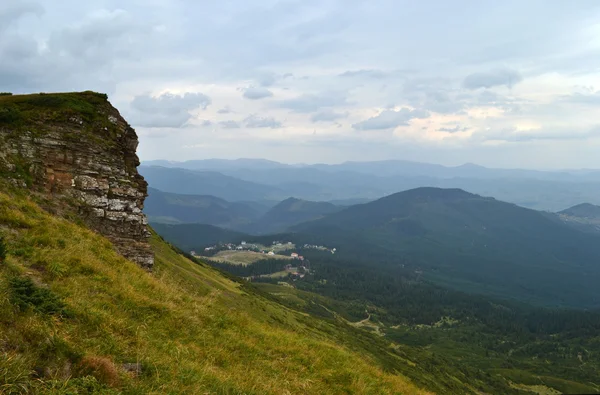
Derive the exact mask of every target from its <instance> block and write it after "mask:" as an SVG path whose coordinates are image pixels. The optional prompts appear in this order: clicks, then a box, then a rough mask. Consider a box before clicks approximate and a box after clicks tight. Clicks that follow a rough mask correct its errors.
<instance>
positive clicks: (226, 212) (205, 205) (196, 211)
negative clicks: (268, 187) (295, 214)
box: [144, 188, 268, 229]
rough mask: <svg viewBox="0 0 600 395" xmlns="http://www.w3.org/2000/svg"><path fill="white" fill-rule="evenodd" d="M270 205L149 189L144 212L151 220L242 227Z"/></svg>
mask: <svg viewBox="0 0 600 395" xmlns="http://www.w3.org/2000/svg"><path fill="white" fill-rule="evenodd" d="M267 210H268V207H267V206H262V207H261V206H260V205H258V204H252V203H243V202H233V203H232V202H228V201H226V200H224V199H220V198H217V197H215V196H207V195H182V194H175V193H168V192H162V191H160V190H158V189H155V188H149V189H148V198H147V199H146V202H145V204H144V212H145V213H146V215H148V218H149V220H150V221H151V222H160V223H171V224H178V223H194V222H196V223H203V224H210V225H216V226H220V227H223V228H232V229H236V228H240V227H243V226H245V225H248V224H250V223H252V222H253V221H255V220H257V219H258V218H260V216H261V215H262V214H264V213H265V212H266V211H267Z"/></svg>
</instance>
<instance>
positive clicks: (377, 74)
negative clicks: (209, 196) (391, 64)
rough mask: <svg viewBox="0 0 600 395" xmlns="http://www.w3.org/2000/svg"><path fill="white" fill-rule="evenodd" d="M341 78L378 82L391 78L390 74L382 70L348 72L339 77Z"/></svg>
mask: <svg viewBox="0 0 600 395" xmlns="http://www.w3.org/2000/svg"><path fill="white" fill-rule="evenodd" d="M339 76H340V77H367V78H373V79H377V80H381V79H384V78H386V77H388V76H389V74H388V73H386V72H385V71H381V70H373V69H361V70H348V71H346V72H344V73H342V74H340V75H339Z"/></svg>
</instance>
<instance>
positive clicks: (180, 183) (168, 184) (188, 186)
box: [139, 166, 285, 202]
mask: <svg viewBox="0 0 600 395" xmlns="http://www.w3.org/2000/svg"><path fill="white" fill-rule="evenodd" d="M139 171H140V173H141V174H142V175H143V176H144V178H145V179H146V180H147V181H148V183H149V184H150V186H151V187H153V188H155V189H159V190H161V191H165V192H171V193H178V194H185V195H211V196H216V197H218V198H221V199H225V200H228V201H232V202H235V201H243V200H269V199H277V197H280V196H282V195H284V194H285V193H284V192H283V191H281V190H279V189H278V188H275V187H272V186H268V185H261V184H257V183H253V182H249V181H244V180H240V179H237V178H234V177H230V176H225V175H223V174H221V173H217V172H213V171H192V170H185V169H178V168H166V167H157V166H141V167H140V169H139Z"/></svg>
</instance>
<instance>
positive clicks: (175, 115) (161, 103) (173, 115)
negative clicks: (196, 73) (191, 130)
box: [131, 92, 211, 128]
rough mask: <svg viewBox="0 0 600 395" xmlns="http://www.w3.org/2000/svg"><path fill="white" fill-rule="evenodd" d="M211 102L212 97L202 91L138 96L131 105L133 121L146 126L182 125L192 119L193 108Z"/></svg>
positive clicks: (205, 105) (201, 106) (175, 126)
mask: <svg viewBox="0 0 600 395" xmlns="http://www.w3.org/2000/svg"><path fill="white" fill-rule="evenodd" d="M210 103H211V99H210V97H208V96H206V95H204V94H202V93H189V92H188V93H185V94H183V95H174V94H172V93H165V94H162V95H160V96H158V97H153V96H150V95H148V94H146V95H140V96H136V97H135V98H134V99H133V100H132V102H131V107H132V108H133V109H134V110H135V113H134V114H133V120H132V123H133V124H134V125H136V126H145V127H172V128H178V127H182V126H184V125H185V124H186V123H187V121H189V120H190V119H191V117H192V114H190V111H191V110H194V109H197V108H202V109H206V107H208V106H209V105H210Z"/></svg>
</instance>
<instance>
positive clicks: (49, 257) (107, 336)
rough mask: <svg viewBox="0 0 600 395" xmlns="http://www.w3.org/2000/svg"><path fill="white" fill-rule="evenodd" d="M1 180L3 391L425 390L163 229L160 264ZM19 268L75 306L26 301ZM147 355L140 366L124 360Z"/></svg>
mask: <svg viewBox="0 0 600 395" xmlns="http://www.w3.org/2000/svg"><path fill="white" fill-rule="evenodd" d="M0 190H3V191H4V192H0V232H1V233H0V234H2V235H4V238H5V244H6V245H7V250H8V257H7V259H6V260H5V261H4V262H3V263H1V264H0V392H2V393H4V392H6V393H11V392H25V391H33V392H44V393H52V392H54V393H74V392H73V391H79V392H78V393H86V392H85V391H89V390H91V389H93V390H101V389H104V390H105V391H106V393H112V392H113V391H115V392H116V391H122V392H125V393H143V394H146V393H161V394H162V393H172V394H180V393H257V394H258V393H260V394H262V393H277V394H281V393H422V392H421V391H420V390H418V389H417V388H416V387H415V386H413V385H412V384H411V383H410V382H409V380H408V379H406V378H404V377H403V376H400V375H396V374H391V373H387V372H385V371H383V369H382V368H380V367H379V364H378V363H377V362H376V361H374V360H373V359H371V357H369V356H368V355H367V354H365V353H358V352H356V351H353V350H351V349H350V348H349V347H346V346H342V345H339V344H337V343H336V341H335V339H334V337H333V336H331V335H330V334H327V333H326V332H327V331H326V329H327V326H328V325H330V324H328V323H326V322H321V321H319V320H316V319H313V318H310V317H307V316H306V315H304V314H301V313H298V312H296V311H294V310H290V309H287V308H284V307H282V306H281V305H279V304H277V303H275V302H274V301H270V300H268V299H266V298H263V297H260V296H258V295H257V294H255V293H253V292H250V291H247V290H245V289H243V288H242V287H240V285H239V284H238V283H235V282H233V281H230V280H228V279H227V278H225V277H224V276H223V275H221V274H220V273H219V272H217V271H214V270H213V269H210V268H208V267H206V266H202V265H198V264H195V263H193V262H191V261H189V260H188V259H186V258H184V257H183V256H181V255H178V254H177V253H175V252H174V251H173V250H172V249H171V248H170V247H169V246H168V245H167V244H165V243H164V242H162V241H161V240H160V239H159V238H157V237H153V239H152V244H153V246H154V249H155V252H156V269H155V272H154V273H152V274H149V273H146V272H144V271H143V270H141V269H140V268H138V267H137V266H136V265H134V264H133V263H131V262H129V261H127V260H125V259H123V258H122V257H120V256H119V255H117V254H116V253H115V252H114V250H113V248H112V246H111V244H110V243H109V242H108V241H107V240H106V239H104V238H103V237H101V236H99V235H97V234H95V233H93V232H91V231H89V230H87V229H85V228H83V227H81V226H79V225H76V224H74V223H71V222H68V221H66V220H63V219H60V218H57V217H53V216H51V215H49V214H47V213H45V212H44V211H42V210H41V209H40V208H39V207H38V206H37V205H36V204H35V203H33V202H31V200H29V198H27V197H25V196H23V195H18V194H17V193H16V192H6V188H1V189H0ZM14 278H31V279H33V280H34V284H36V285H35V287H34V288H35V289H37V290H38V291H39V289H49V292H50V293H51V294H54V295H55V296H56V297H57V298H58V299H59V300H61V301H62V302H64V304H65V308H64V310H65V311H66V313H65V314H62V315H60V314H55V315H50V314H48V313H43V312H42V310H41V308H38V309H36V308H35V307H30V308H26V309H23V308H21V309H19V308H17V306H16V305H15V300H16V299H15V298H18V296H19V293H18V292H17V291H16V290H15V287H14V285H11V284H13V282H11V279H14ZM45 292H48V291H45ZM33 305H35V303H34V304H33ZM321 327H322V328H324V329H325V330H321V329H319V328H321ZM330 329H331V328H330ZM137 362H139V363H141V365H142V367H143V368H142V373H141V374H140V375H139V376H137V377H136V376H135V375H133V374H129V373H126V372H125V371H124V370H123V369H122V364H124V363H137ZM68 391H72V392H68ZM76 393H77V392H76Z"/></svg>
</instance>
